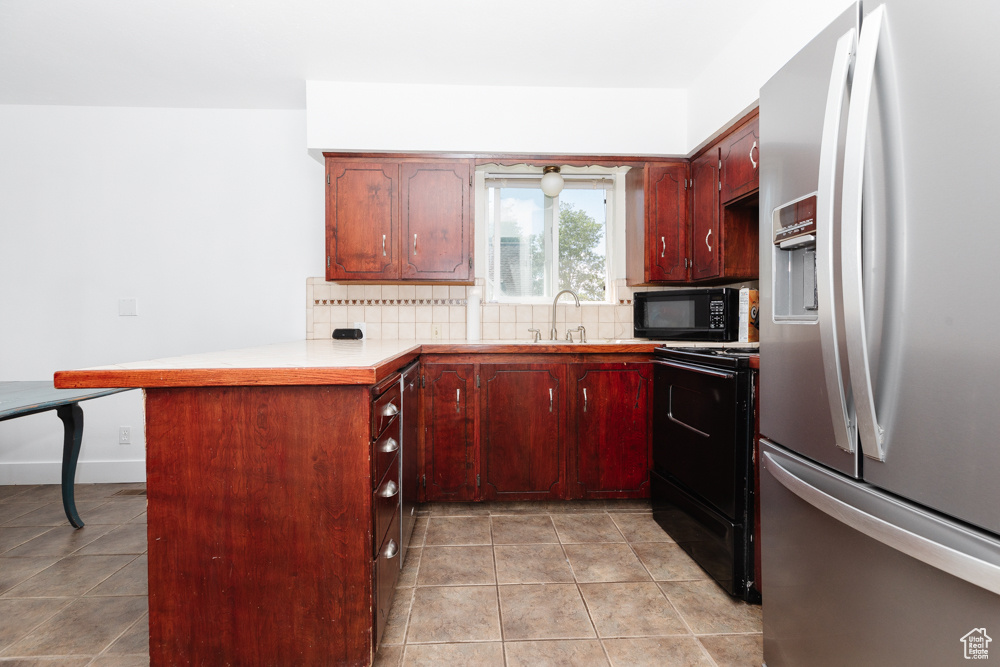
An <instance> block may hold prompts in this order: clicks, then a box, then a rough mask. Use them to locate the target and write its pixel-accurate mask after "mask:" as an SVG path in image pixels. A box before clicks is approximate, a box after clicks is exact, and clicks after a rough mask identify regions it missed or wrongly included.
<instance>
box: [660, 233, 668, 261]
mask: <svg viewBox="0 0 1000 667" xmlns="http://www.w3.org/2000/svg"><path fill="white" fill-rule="evenodd" d="M660 243H662V244H663V250H661V251H660V257H664V256H666V253H667V237H665V236H661V237H660Z"/></svg>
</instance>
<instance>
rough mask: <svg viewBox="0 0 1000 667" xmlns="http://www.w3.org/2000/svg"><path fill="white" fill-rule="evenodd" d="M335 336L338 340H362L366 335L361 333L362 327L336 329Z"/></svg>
mask: <svg viewBox="0 0 1000 667" xmlns="http://www.w3.org/2000/svg"><path fill="white" fill-rule="evenodd" d="M333 337H334V338H336V339H337V340H360V339H361V338H364V337H365V335H364V334H363V333H361V329H334V330H333Z"/></svg>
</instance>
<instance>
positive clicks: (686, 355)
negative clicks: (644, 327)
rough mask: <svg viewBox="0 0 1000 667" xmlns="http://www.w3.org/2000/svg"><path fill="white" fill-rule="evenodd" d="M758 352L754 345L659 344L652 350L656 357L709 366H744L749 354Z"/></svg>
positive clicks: (746, 363)
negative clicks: (680, 345) (682, 345)
mask: <svg viewBox="0 0 1000 667" xmlns="http://www.w3.org/2000/svg"><path fill="white" fill-rule="evenodd" d="M756 354H759V350H758V349H757V348H754V347H670V346H669V345H661V346H660V347H658V348H656V349H655V350H653V356H655V357H656V358H657V359H674V360H678V361H686V362H688V363H701V364H705V365H709V366H723V367H729V368H746V367H747V366H748V365H749V359H750V357H751V356H753V355H756Z"/></svg>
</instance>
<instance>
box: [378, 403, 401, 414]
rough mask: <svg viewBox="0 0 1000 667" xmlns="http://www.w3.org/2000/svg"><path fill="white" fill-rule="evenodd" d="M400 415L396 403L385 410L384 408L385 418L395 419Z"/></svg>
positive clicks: (390, 404) (387, 406)
mask: <svg viewBox="0 0 1000 667" xmlns="http://www.w3.org/2000/svg"><path fill="white" fill-rule="evenodd" d="M398 414H399V408H397V407H396V404H395V403H389V404H388V405H386V406H385V407H384V408H382V416H383V417H395V416H396V415H398Z"/></svg>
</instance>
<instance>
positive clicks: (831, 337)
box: [816, 28, 857, 453]
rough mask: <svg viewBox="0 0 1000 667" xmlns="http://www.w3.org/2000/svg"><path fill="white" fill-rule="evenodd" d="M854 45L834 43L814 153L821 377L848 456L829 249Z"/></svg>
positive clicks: (848, 423) (835, 228) (851, 446)
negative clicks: (816, 160)
mask: <svg viewBox="0 0 1000 667" xmlns="http://www.w3.org/2000/svg"><path fill="white" fill-rule="evenodd" d="M856 43H857V31H856V30H855V29H854V28H851V29H850V31H848V32H846V33H844V35H843V36H842V37H841V38H840V39H839V40H838V41H837V48H836V51H835V53H834V57H833V70H832V72H831V73H830V88H829V90H828V92H827V95H826V113H825V115H824V118H823V134H822V140H821V142H820V149H819V190H817V192H816V293H817V297H818V299H817V300H818V303H817V305H818V306H819V308H818V311H819V334H820V345H821V348H822V352H823V374H824V376H825V379H826V393H827V396H828V398H829V408H830V415H831V417H832V418H833V430H834V441H835V442H836V444H837V446H838V447H840V448H841V449H844V450H847V451H848V452H851V453H853V452H854V451H855V450H856V448H857V429H856V428H855V425H854V414H853V409H852V406H851V405H850V404H849V403H848V401H847V396H846V394H845V391H844V377H843V374H842V373H841V368H842V366H841V363H840V362H841V359H840V341H839V340H838V339H837V338H838V336H837V310H836V307H835V306H836V303H837V296H836V292H835V287H834V282H835V280H834V270H833V269H834V246H835V245H836V243H837V242H838V241H839V235H838V232H839V227H840V225H839V224H838V223H839V221H838V220H837V219H836V216H835V211H834V208H835V207H834V192H835V191H836V183H837V146H838V143H839V141H840V136H841V133H842V131H843V130H842V127H841V125H842V123H841V117H842V116H843V109H844V103H845V101H846V97H847V96H846V92H847V86H848V79H849V76H850V69H851V59H852V57H853V55H854V49H855V45H856Z"/></svg>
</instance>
